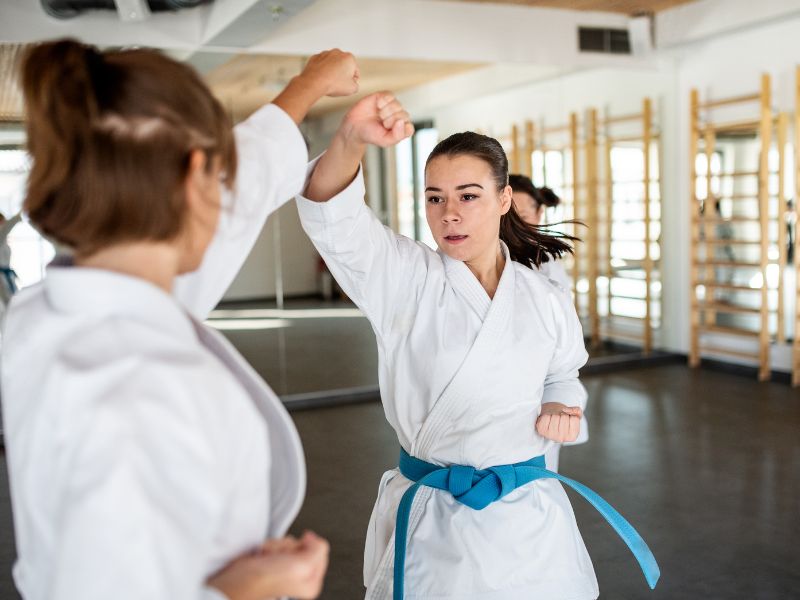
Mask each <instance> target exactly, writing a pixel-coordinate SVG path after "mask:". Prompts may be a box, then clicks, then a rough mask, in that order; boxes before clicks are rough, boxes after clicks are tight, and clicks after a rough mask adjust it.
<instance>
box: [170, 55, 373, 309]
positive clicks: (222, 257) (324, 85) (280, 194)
mask: <svg viewBox="0 0 800 600" xmlns="http://www.w3.org/2000/svg"><path fill="white" fill-rule="evenodd" d="M358 77H359V74H358V66H357V65H356V62H355V59H354V58H353V56H352V55H351V54H348V53H346V52H342V51H340V50H329V51H327V52H322V53H321V54H317V55H315V56H312V57H311V59H310V60H309V61H308V64H307V65H306V67H305V69H304V70H303V72H302V73H301V74H300V75H298V76H297V77H295V78H294V79H292V81H291V82H289V84H288V85H287V87H286V89H285V90H283V92H281V93H280V94H279V95H278V97H277V98H275V100H274V101H273V102H272V104H269V105H267V106H265V107H263V108H262V109H260V110H259V111H257V112H256V113H255V114H254V115H253V116H251V117H250V118H249V119H247V120H246V121H244V122H243V123H241V124H240V125H237V126H236V127H235V129H234V134H235V137H236V151H237V159H238V164H239V167H238V170H237V177H236V182H235V185H234V188H233V192H227V191H225V192H223V200H222V203H223V206H224V207H226V210H225V211H223V215H222V218H221V219H220V224H219V226H218V228H217V232H216V234H215V236H214V240H213V241H212V243H211V246H210V247H209V249H208V251H207V252H206V254H205V257H204V259H203V264H202V265H201V266H200V268H199V269H198V270H197V271H195V272H193V273H189V274H187V275H184V276H182V277H180V278H179V279H178V281H177V283H176V285H175V290H174V293H175V296H176V297H177V298H178V300H179V301H180V302H181V303H182V304H183V305H184V306H185V307H186V308H188V309H189V310H190V312H192V314H194V316H195V317H197V318H201V319H202V318H205V317H206V316H207V315H208V313H209V312H210V311H211V309H213V308H214V306H216V304H217V303H218V302H219V301H220V299H221V298H222V296H223V295H224V293H225V291H226V290H227V289H228V287H229V286H230V284H231V282H232V281H233V279H234V277H235V276H236V274H237V273H238V272H239V269H241V267H242V264H244V261H245V260H246V258H247V256H248V255H249V254H250V251H251V250H252V248H253V245H254V244H255V242H256V240H257V239H258V236H259V234H260V233H261V230H262V228H263V227H264V223H265V222H266V220H267V217H269V215H270V214H271V213H272V212H274V211H275V210H277V209H278V208H280V206H281V205H282V204H284V203H285V202H286V201H287V200H290V199H291V198H292V197H293V196H294V195H296V194H297V193H299V192H300V190H301V188H302V185H303V182H304V180H305V169H306V163H307V162H308V152H307V150H306V146H305V141H304V140H303V136H302V135H301V134H300V130H299V129H298V128H297V125H298V124H299V123H300V122H301V121H302V120H303V119H304V118H305V116H306V114H307V113H308V111H309V110H310V109H311V107H312V106H313V105H314V104H315V103H316V102H317V101H318V100H319V99H320V98H322V97H323V96H347V95H350V94H353V93H355V92H356V91H358Z"/></svg>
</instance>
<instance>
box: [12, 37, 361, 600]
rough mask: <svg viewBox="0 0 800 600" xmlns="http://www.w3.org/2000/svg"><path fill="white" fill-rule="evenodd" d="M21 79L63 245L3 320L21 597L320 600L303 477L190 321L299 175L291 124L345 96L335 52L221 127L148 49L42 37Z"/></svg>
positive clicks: (40, 198) (344, 75) (35, 195)
mask: <svg viewBox="0 0 800 600" xmlns="http://www.w3.org/2000/svg"><path fill="white" fill-rule="evenodd" d="M22 86H23V91H24V94H25V106H26V110H27V127H28V143H29V148H30V152H31V154H32V157H33V167H32V171H31V175H30V180H29V187H28V193H27V197H26V200H25V205H24V210H25V211H26V212H27V214H28V216H29V219H30V221H31V222H32V223H33V224H34V225H36V226H37V227H39V228H40V229H41V230H42V231H43V232H44V233H45V234H47V235H49V236H51V237H53V238H54V239H56V240H58V241H59V242H62V243H64V244H67V245H69V246H71V247H72V249H73V251H74V256H75V260H74V265H72V266H52V267H50V268H49V269H48V272H47V275H46V277H45V279H44V280H43V282H42V283H41V284H39V285H36V286H32V287H30V288H28V289H25V290H23V291H22V292H20V293H19V294H18V295H17V296H16V297H15V298H14V300H13V301H12V302H11V306H10V309H9V312H8V315H7V318H6V321H5V329H4V336H3V357H2V368H3V372H2V396H3V411H4V414H3V416H4V423H5V428H6V432H5V436H6V437H5V443H6V449H7V457H8V464H9V477H10V485H11V496H12V506H13V513H14V525H15V532H16V541H17V552H18V560H17V563H16V565H15V567H14V578H15V581H16V584H17V587H18V589H19V591H20V593H21V594H22V597H23V598H24V599H25V600H109V599H111V598H113V599H115V600H126V599H131V600H134V599H137V600H141V599H144V598H147V599H148V600H178V599H180V600H188V599H200V598H203V599H208V600H211V599H222V598H227V599H229V600H264V599H266V598H276V597H282V596H293V597H298V598H312V597H316V596H317V594H318V593H319V590H320V588H321V583H322V578H323V576H324V572H325V570H326V568H327V552H328V548H327V542H325V541H324V540H322V539H321V538H319V537H317V536H315V535H314V534H311V533H307V534H306V535H304V536H303V537H302V538H301V539H299V540H297V539H293V538H289V537H283V536H285V534H286V531H287V529H288V527H289V525H290V524H291V522H292V521H293V520H294V518H295V516H296V514H297V512H298V510H299V508H300V505H301V503H302V499H303V495H304V491H305V465H304V461H303V453H302V449H301V447H300V441H299V438H298V435H297V432H296V430H295V428H294V426H293V424H292V421H291V419H290V418H289V416H288V414H287V413H286V411H285V409H284V408H283V407H282V406H281V404H280V401H279V400H278V398H277V397H276V395H275V394H274V393H273V392H272V391H271V390H270V389H269V387H268V386H267V385H266V384H265V383H264V382H263V381H262V380H261V379H260V378H259V377H258V376H257V375H256V373H255V372H254V371H253V370H252V369H251V368H250V367H249V366H248V365H247V364H246V363H245V361H244V360H243V359H242V357H241V356H240V355H239V354H238V353H237V352H236V351H235V350H234V349H233V347H232V346H231V345H230V344H229V343H227V342H226V341H225V339H224V338H223V337H222V336H220V335H219V334H217V333H215V332H214V331H213V330H211V329H209V328H208V327H206V326H204V325H203V324H202V319H203V318H205V317H206V315H207V314H208V312H209V311H210V310H211V309H212V308H213V307H214V305H215V304H216V303H217V302H218V301H219V299H220V298H221V297H222V295H223V293H224V291H225V289H226V288H227V287H228V286H229V284H230V282H231V280H232V279H233V277H234V275H235V274H236V272H237V271H238V270H239V268H240V267H241V265H242V263H243V261H244V260H245V258H246V256H247V254H248V253H249V251H250V248H251V247H252V245H253V243H254V242H255V240H256V238H257V236H258V234H259V231H260V229H261V227H262V225H263V223H264V221H265V220H266V218H267V215H268V214H269V213H270V212H272V211H273V210H275V209H276V208H277V207H278V206H279V205H280V204H281V203H282V202H283V201H284V200H286V199H289V198H291V197H292V196H294V195H295V194H296V193H297V192H298V191H299V190H300V189H301V185H302V182H303V178H304V172H305V168H306V162H307V153H306V147H305V144H304V142H303V138H302V136H301V134H300V132H299V130H298V128H297V123H299V122H300V121H301V120H302V119H303V117H304V115H305V114H306V112H307V110H308V109H309V108H310V107H311V105H312V104H313V103H314V102H316V100H317V99H319V98H320V97H322V96H324V95H326V94H328V95H344V94H349V93H352V92H354V91H355V90H356V89H357V68H356V65H355V62H354V60H353V58H352V56H350V55H348V54H345V53H342V52H339V51H330V52H327V53H323V54H321V55H318V56H316V57H312V58H311V60H310V61H309V63H308V66H307V67H306V69H305V71H304V72H303V74H301V75H300V76H298V77H297V78H295V79H294V80H293V81H292V82H291V83H290V84H289V85H288V86H287V88H286V90H284V92H283V93H282V94H281V95H279V96H278V98H276V100H275V101H274V103H273V104H272V105H269V106H266V107H264V108H262V109H261V110H259V111H257V112H256V113H255V114H254V115H253V116H252V117H250V118H249V119H248V120H247V121H245V122H244V123H242V124H241V125H239V126H237V127H236V129H235V130H234V131H232V130H231V127H230V123H229V120H228V118H227V117H226V114H225V111H224V110H223V108H222V106H221V105H220V104H219V102H218V101H217V100H215V99H214V98H213V96H212V95H211V93H210V92H209V90H208V89H207V88H206V87H205V85H204V84H203V83H202V81H201V80H200V78H199V77H198V76H197V74H196V73H195V72H194V71H192V70H191V68H189V67H187V66H186V65H182V64H179V63H177V62H175V61H173V60H171V59H168V58H166V57H164V56H162V55H160V54H158V53H156V52H154V51H149V50H130V51H114V52H105V53H100V52H98V51H97V50H96V49H94V48H93V47H90V46H85V45H82V44H79V43H77V42H74V41H69V40H65V41H59V42H51V43H46V44H42V45H39V46H35V47H33V48H32V49H31V50H30V51H29V53H28V55H27V56H26V58H25V60H24V64H23V68H22ZM237 164H238V170H237ZM223 184H224V188H225V189H222V188H223ZM232 192H235V196H234V195H233V194H232ZM221 213H222V218H221V219H220V214H221ZM218 225H219V226H218ZM212 238H213V239H212ZM207 249H208V251H206V250H207Z"/></svg>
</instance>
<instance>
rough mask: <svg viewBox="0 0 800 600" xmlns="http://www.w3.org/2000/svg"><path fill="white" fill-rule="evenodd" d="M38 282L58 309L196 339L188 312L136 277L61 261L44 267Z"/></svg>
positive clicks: (153, 286)
mask: <svg viewBox="0 0 800 600" xmlns="http://www.w3.org/2000/svg"><path fill="white" fill-rule="evenodd" d="M42 285H43V286H44V293H45V297H46V298H47V302H48V304H50V306H52V307H53V308H54V309H55V310H56V311H58V312H62V313H71V314H75V315H86V316H87V317H96V318H99V317H113V316H117V317H121V318H125V319H132V320H135V321H139V322H141V323H144V324H146V325H149V326H151V327H153V328H156V329H158V330H159V331H162V332H167V333H170V334H172V335H175V336H176V337H180V338H184V339H186V340H191V341H196V340H197V335H196V333H195V330H194V327H193V325H192V321H191V319H190V317H189V315H188V314H187V313H186V312H185V311H184V310H183V309H182V308H181V306H180V305H179V304H178V302H177V301H176V300H175V298H174V297H172V296H171V295H170V294H168V293H166V292H165V291H164V290H162V289H161V288H159V287H157V286H156V285H154V284H152V283H150V282H149V281H145V280H144V279H141V278H139V277H133V276H130V275H123V274H122V273H115V272H113V271H107V270H104V269H89V268H85V267H76V266H68V265H63V263H62V264H59V265H58V266H55V265H51V266H49V267H48V268H47V276H46V277H45V279H44V281H43V283H42Z"/></svg>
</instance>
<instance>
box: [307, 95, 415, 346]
mask: <svg viewBox="0 0 800 600" xmlns="http://www.w3.org/2000/svg"><path fill="white" fill-rule="evenodd" d="M412 133H413V127H412V126H411V125H410V123H409V119H408V114H407V113H406V112H405V110H403V108H402V106H400V104H399V103H398V102H397V101H396V100H395V99H394V97H393V96H392V95H391V94H387V93H379V94H373V95H372V96H368V97H367V98H364V99H363V100H361V101H360V102H358V103H357V104H356V105H355V106H354V107H353V108H352V109H351V110H350V112H349V113H348V114H347V115H346V116H345V118H344V120H343V121H342V124H341V126H340V128H339V130H338V131H337V133H336V135H335V137H334V139H333V141H332V142H331V145H330V147H329V149H328V151H327V152H326V153H325V154H323V155H322V157H321V158H319V160H318V161H317V162H316V164H312V165H311V167H310V173H311V174H310V177H309V182H308V185H307V187H306V192H305V197H301V198H298V201H297V202H298V210H299V212H300V219H301V221H302V223H303V228H304V229H305V231H306V233H307V234H308V236H309V237H310V238H311V241H312V242H313V243H314V245H315V246H316V248H317V250H318V251H319V253H320V254H321V255H322V257H323V258H324V259H325V262H326V263H327V265H328V267H329V268H330V270H331V272H332V273H333V276H334V277H335V278H336V281H337V282H338V283H339V285H340V286H341V287H342V289H344V291H345V293H347V295H348V296H349V297H350V298H351V299H352V300H353V301H354V302H355V303H356V304H357V305H358V306H359V307H360V308H361V309H362V310H363V311H364V312H365V314H366V315H367V317H368V318H369V319H370V321H371V322H372V325H373V327H374V328H375V329H376V330H377V331H378V332H380V331H381V330H382V329H383V327H384V325H386V323H387V320H388V319H390V318H391V315H392V314H393V311H392V305H393V302H394V299H395V298H396V297H397V295H398V294H397V292H398V290H399V289H400V287H401V286H403V285H404V282H405V283H406V284H407V283H408V282H409V281H410V280H411V279H412V278H413V277H415V276H420V275H421V276H424V272H422V270H421V269H419V268H418V267H420V266H421V265H422V261H423V260H424V253H425V251H424V250H423V248H421V247H420V246H419V245H417V244H416V243H415V242H413V241H412V240H409V239H408V238H405V237H403V236H399V235H397V234H395V233H394V232H393V231H392V230H390V229H389V228H387V227H384V226H383V225H382V224H381V223H380V221H379V220H378V219H377V217H376V216H375V215H374V214H373V213H372V211H371V210H370V209H369V207H367V205H366V204H365V203H364V181H363V177H362V175H361V173H360V171H359V164H360V161H361V158H362V157H363V155H364V150H365V148H366V145H367V144H369V143H372V144H376V145H380V146H389V145H392V144H395V143H397V142H398V141H400V140H402V139H403V138H405V137H407V136H409V135H411V134H412ZM405 289H406V290H407V291H408V292H410V290H409V289H408V286H407V285H406V286H405Z"/></svg>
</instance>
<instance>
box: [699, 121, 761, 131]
mask: <svg viewBox="0 0 800 600" xmlns="http://www.w3.org/2000/svg"><path fill="white" fill-rule="evenodd" d="M759 127H761V121H760V120H759V119H753V120H748V121H730V122H728V123H706V124H705V125H701V126H700V127H699V129H700V132H701V133H706V132H709V131H710V132H713V133H721V132H723V133H724V132H728V131H752V132H753V133H754V134H758V132H759Z"/></svg>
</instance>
